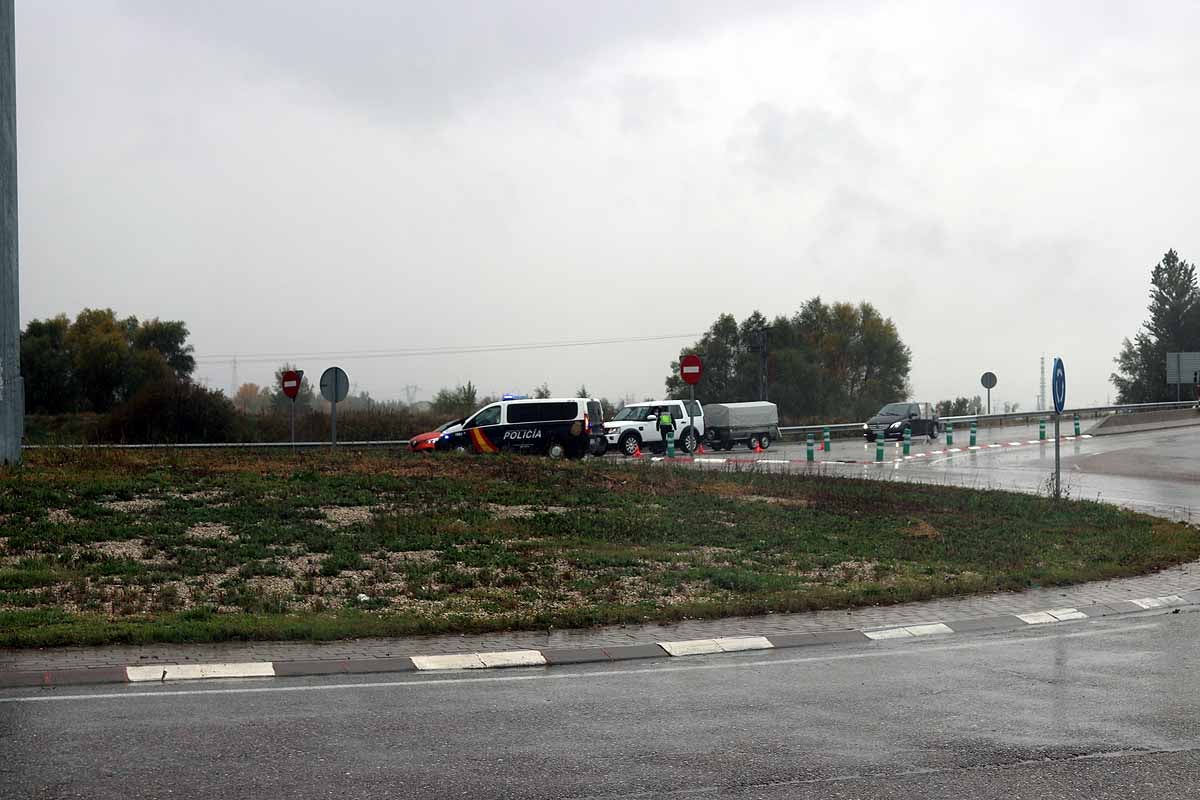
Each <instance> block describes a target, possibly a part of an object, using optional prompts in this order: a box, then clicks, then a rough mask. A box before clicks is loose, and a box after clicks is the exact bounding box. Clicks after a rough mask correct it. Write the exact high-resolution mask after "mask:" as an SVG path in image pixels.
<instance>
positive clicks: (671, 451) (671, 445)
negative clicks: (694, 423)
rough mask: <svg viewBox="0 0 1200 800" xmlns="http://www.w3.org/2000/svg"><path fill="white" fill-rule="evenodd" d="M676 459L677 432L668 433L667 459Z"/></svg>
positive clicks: (669, 431) (670, 431)
mask: <svg viewBox="0 0 1200 800" xmlns="http://www.w3.org/2000/svg"><path fill="white" fill-rule="evenodd" d="M674 457H675V431H672V430H668V431H667V458H674Z"/></svg>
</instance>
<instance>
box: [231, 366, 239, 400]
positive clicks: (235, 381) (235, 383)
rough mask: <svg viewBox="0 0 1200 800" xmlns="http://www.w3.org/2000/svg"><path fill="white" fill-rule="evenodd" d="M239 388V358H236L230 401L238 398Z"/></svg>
mask: <svg viewBox="0 0 1200 800" xmlns="http://www.w3.org/2000/svg"><path fill="white" fill-rule="evenodd" d="M238 386H240V384H239V383H238V374H237V356H234V357H233V387H232V388H231V389H230V390H229V397H230V399H233V398H234V397H237V390H238Z"/></svg>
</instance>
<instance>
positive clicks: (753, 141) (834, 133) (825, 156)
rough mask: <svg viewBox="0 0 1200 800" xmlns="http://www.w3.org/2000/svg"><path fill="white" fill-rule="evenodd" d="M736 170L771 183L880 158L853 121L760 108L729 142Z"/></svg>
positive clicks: (752, 111)
mask: <svg viewBox="0 0 1200 800" xmlns="http://www.w3.org/2000/svg"><path fill="white" fill-rule="evenodd" d="M729 149H730V152H731V153H732V155H733V158H734V161H735V162H736V163H737V164H739V165H740V166H742V167H744V168H746V169H748V170H750V171H752V172H754V173H756V174H758V175H759V176H761V177H764V178H767V179H769V180H782V181H794V180H798V179H801V178H804V177H806V176H808V175H811V174H813V173H817V172H826V171H830V170H832V171H833V172H834V173H836V172H837V171H838V170H839V169H841V170H844V169H847V168H853V169H857V168H860V167H868V166H870V165H872V164H874V163H876V162H877V161H878V160H879V158H880V151H879V148H878V147H876V146H875V145H874V144H873V143H872V142H870V141H869V140H868V139H867V137H866V136H865V135H864V134H863V132H862V129H861V128H860V127H859V125H858V124H857V123H856V122H855V120H854V119H853V118H851V117H846V116H837V115H834V114H833V113H831V112H829V111H825V110H823V109H819V108H798V109H796V110H794V111H785V110H784V109H781V108H779V107H778V106H777V105H775V104H773V103H759V104H757V105H756V106H754V107H753V108H751V109H750V110H749V111H748V112H747V113H746V115H745V117H744V118H743V120H742V122H741V124H740V125H739V127H738V129H737V131H736V132H735V133H734V134H733V136H732V137H730V142H729Z"/></svg>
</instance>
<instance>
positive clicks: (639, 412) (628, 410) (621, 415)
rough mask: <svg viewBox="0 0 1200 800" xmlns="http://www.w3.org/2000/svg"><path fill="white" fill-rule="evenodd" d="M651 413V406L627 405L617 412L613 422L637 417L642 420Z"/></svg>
mask: <svg viewBox="0 0 1200 800" xmlns="http://www.w3.org/2000/svg"><path fill="white" fill-rule="evenodd" d="M649 413H650V406H625V407H624V408H622V409H621V410H620V411H618V412H617V413H616V416H614V417H613V418H612V421H613V422H624V421H625V420H630V419H637V420H642V419H645V418H646V415H647V414H649Z"/></svg>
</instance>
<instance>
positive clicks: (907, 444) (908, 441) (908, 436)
mask: <svg viewBox="0 0 1200 800" xmlns="http://www.w3.org/2000/svg"><path fill="white" fill-rule="evenodd" d="M911 447H912V430H911V429H910V428H905V429H904V455H908V451H909V449H910V448H911Z"/></svg>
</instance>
